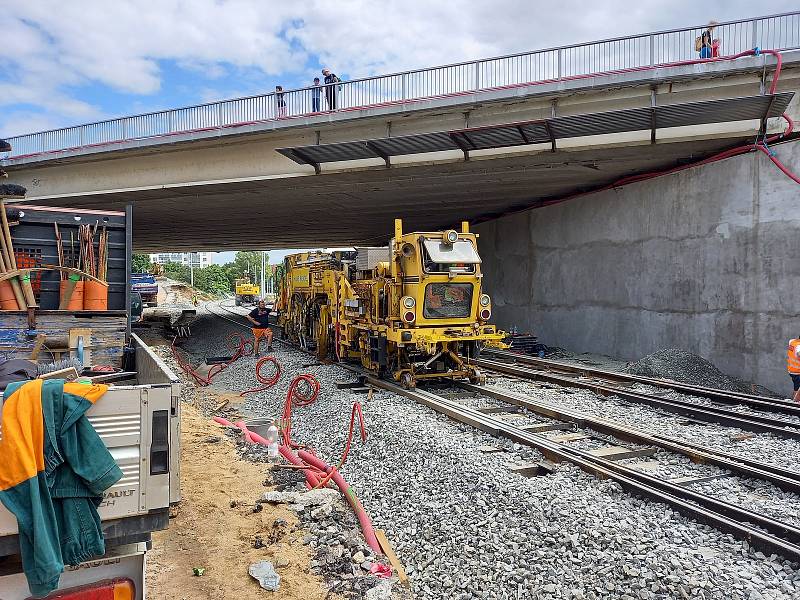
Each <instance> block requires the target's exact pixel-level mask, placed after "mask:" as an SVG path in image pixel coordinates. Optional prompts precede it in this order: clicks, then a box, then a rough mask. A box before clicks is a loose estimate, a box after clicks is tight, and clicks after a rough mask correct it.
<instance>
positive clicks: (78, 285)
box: [59, 280, 83, 310]
mask: <svg viewBox="0 0 800 600" xmlns="http://www.w3.org/2000/svg"><path fill="white" fill-rule="evenodd" d="M66 287H67V281H66V280H62V281H61V284H60V292H59V297H61V298H63V297H64V288H66ZM66 310H83V281H76V282H75V289H74V290H73V291H72V297H71V298H70V299H69V304H67V308H66Z"/></svg>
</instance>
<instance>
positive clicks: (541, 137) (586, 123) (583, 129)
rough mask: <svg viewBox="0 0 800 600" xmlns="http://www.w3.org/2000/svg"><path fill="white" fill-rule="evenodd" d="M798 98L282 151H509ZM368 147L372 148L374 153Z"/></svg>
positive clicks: (759, 110)
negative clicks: (462, 148) (507, 149)
mask: <svg viewBox="0 0 800 600" xmlns="http://www.w3.org/2000/svg"><path fill="white" fill-rule="evenodd" d="M793 96H794V93H793V92H784V93H781V94H775V95H774V96H773V95H769V94H765V95H761V96H748V97H744V98H725V99H722V100H708V101H703V102H688V103H683V104H672V105H666V106H657V107H655V108H654V109H653V108H650V107H643V108H633V109H628V110H615V111H609V112H602V113H589V114H584V115H571V116H567V117H554V118H552V119H543V120H539V121H527V122H523V123H504V124H502V125H497V126H489V127H479V128H472V129H460V130H456V131H439V132H434V133H423V134H420V135H407V136H402V137H396V138H381V139H375V140H365V141H358V142H343V143H340V144H322V145H317V146H298V147H295V148H280V149H278V152H280V153H281V154H283V155H284V156H287V157H289V158H291V159H292V160H294V161H295V162H298V163H312V164H313V163H325V162H333V161H344V160H360V159H365V158H380V157H381V156H380V153H383V154H384V155H385V156H388V157H391V156H398V155H401V154H424V153H427V152H441V151H443V150H455V149H458V147H459V146H458V144H457V143H456V142H458V143H460V144H461V145H463V147H464V148H465V149H467V150H472V149H477V150H483V149H489V148H505V147H509V146H522V145H525V144H540V143H545V142H548V141H550V140H551V134H552V139H556V140H557V139H564V138H574V137H584V136H590V135H607V134H612V133H622V132H626V131H642V130H649V129H651V128H653V127H655V128H657V129H663V128H667V127H681V126H687V125H703V124H708V123H727V122H732V121H750V120H756V119H763V118H765V117H776V116H779V115H780V114H781V113H783V111H784V110H785V109H786V107H787V106H788V104H789V102H790V101H791V100H792V97H793ZM370 146H372V147H371V148H370Z"/></svg>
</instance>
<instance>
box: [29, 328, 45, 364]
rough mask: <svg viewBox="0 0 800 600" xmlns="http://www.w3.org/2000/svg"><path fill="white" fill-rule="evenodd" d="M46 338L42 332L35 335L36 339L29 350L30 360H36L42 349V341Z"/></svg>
mask: <svg viewBox="0 0 800 600" xmlns="http://www.w3.org/2000/svg"><path fill="white" fill-rule="evenodd" d="M46 339H47V336H46V335H45V334H43V333H39V334H37V335H36V341H35V342H34V344H33V350H31V356H30V358H31V360H36V359H37V358H39V353H40V352H41V351H42V346H44V341H45V340H46Z"/></svg>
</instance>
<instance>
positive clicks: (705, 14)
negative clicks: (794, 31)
mask: <svg viewBox="0 0 800 600" xmlns="http://www.w3.org/2000/svg"><path fill="white" fill-rule="evenodd" d="M796 8H797V6H796V5H795V4H794V3H793V2H792V1H790V0H770V1H762V2H759V3H753V2H745V1H743V0H729V1H721V0H717V1H706V2H703V3H699V2H696V1H687V0H675V1H673V2H663V1H662V0H639V1H638V2H630V1H629V0H626V1H622V0H604V1H603V2H596V3H588V2H584V1H580V0H562V1H560V2H558V3H544V2H532V1H530V0H494V1H493V2H483V1H479V0H474V1H458V0H454V1H452V2H446V3H430V2H427V1H426V0H402V1H395V0H383V1H380V0H371V1H369V2H368V1H367V0H338V1H337V2H331V1H326V0H301V1H299V2H298V1H296V2H264V1H263V0H160V1H159V2H158V3H155V2H152V0H114V2H108V1H107V0H70V1H69V2H64V1H63V0H25V1H13V0H0V31H3V42H4V44H3V49H2V53H0V137H7V136H11V135H17V134H22V133H31V132H34V131H41V130H45V129H52V128H57V127H62V126H66V125H76V124H80V123H87V122H93V121H98V120H102V119H105V118H110V117H116V116H122V115H130V114H137V113H142V112H149V111H154V110H160V109H164V108H175V107H179V106H186V105H192V104H198V103H203V102H208V101H212V100H219V99H224V98H234V97H239V96H243V95H251V94H258V93H263V92H267V91H272V90H274V87H275V85H276V84H281V85H283V86H284V88H285V89H292V88H296V87H303V86H307V85H310V84H311V81H312V79H313V77H314V76H316V75H318V74H319V73H320V70H321V68H322V67H323V66H329V67H331V68H332V69H333V71H334V72H336V73H337V74H338V75H339V76H340V77H342V78H344V79H348V78H355V77H363V76H368V75H374V74H382V73H391V72H395V71H400V70H405V69H412V68H420V67H427V66H433V65H437V64H446V63H450V62H458V61H464V60H469V59H474V58H480V57H488V56H496V55H501V54H507V53H512V52H518V51H526V50H534V49H537V48H546V47H552V46H558V45H564V44H569V43H576V42H583V41H589V40H597V39H603V38H608V37H615V36H624V35H630V34H635V33H643V32H648V31H658V30H663V29H671V28H679V27H687V26H692V25H701V24H704V23H707V22H708V21H709V20H710V19H715V20H717V21H725V20H731V19H739V18H747V17H752V16H756V15H765V14H772V13H778V12H785V11H790V10H794V9H796Z"/></svg>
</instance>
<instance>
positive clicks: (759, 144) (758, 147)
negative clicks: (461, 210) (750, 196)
mask: <svg viewBox="0 0 800 600" xmlns="http://www.w3.org/2000/svg"><path fill="white" fill-rule="evenodd" d="M758 53H761V54H771V55H773V56H774V57H775V73H774V75H773V76H772V83H771V84H770V86H769V93H770V94H774V93H775V91H776V90H777V87H778V80H779V79H780V76H781V69H782V68H783V56H782V55H781V53H780V52H778V51H777V50H760V49H753V50H745V51H744V52H740V53H739V54H734V55H731V56H720V57H718V58H712V59H697V60H689V61H681V62H679V63H669V64H666V65H661V66H664V67H669V66H679V65H687V64H700V63H708V62H719V61H725V60H735V59H737V58H742V57H744V56H754V55H757V54H758ZM781 117H783V119H784V120H785V121H786V123H787V125H788V127H787V128H786V130H785V131H783V132H782V133H777V134H774V135H771V136H769V137H768V138H766V139H764V140H758V141H756V142H755V143H752V144H744V145H742V146H737V147H736V148H731V149H730V150H725V151H723V152H720V153H718V154H714V155H713V156H709V157H708V158H704V159H702V160H699V161H697V162H693V163H689V164H685V165H680V166H678V167H673V168H671V169H665V170H663V171H651V172H649V173H639V174H638V175H631V176H628V177H623V178H621V179H617V180H616V181H614V182H612V183H610V184H608V185H605V186H603V187H600V188H596V189H593V190H588V191H585V192H576V193H574V194H569V195H567V196H564V197H562V198H557V199H555V200H549V201H545V202H542V203H541V204H539V205H538V206H537V208H539V207H543V206H552V205H553V204H560V203H561V202H566V201H567V200H572V199H574V198H578V197H580V196H585V195H587V194H594V193H597V192H603V191H606V190H611V189H615V188H618V187H622V186H625V185H628V184H631V183H637V182H640V181H646V180H648V179H653V178H655V177H661V176H662V175H671V174H672V173H677V172H679V171H684V170H686V169H693V168H694V167H700V166H703V165H707V164H709V163H713V162H717V161H720V160H724V159H726V158H732V157H734V156H739V155H741V154H747V153H749V152H756V151H760V152H763V153H764V154H765V155H766V156H767V157H768V158H769V159H770V161H772V163H773V164H774V165H775V166H776V167H778V169H780V171H781V172H782V173H783V174H784V175H786V176H787V177H788V178H789V179H791V180H792V181H794V182H796V183H798V184H800V177H798V176H797V175H796V174H795V173H792V171H790V170H789V168H788V167H787V166H786V165H784V164H783V163H782V162H781V161H780V160H779V159H778V158H777V157H776V156H775V154H774V153H773V152H772V151H771V150H770V149H769V148H768V147H767V145H768V144H771V143H773V142H775V141H777V140H779V139H781V138H783V137H786V136H788V135H789V134H791V133H792V132H793V131H794V121H792V118H791V117H790V116H789V115H787V114H786V113H783V114H782V115H781ZM523 210H528V208H523V209H519V210H514V211H511V212H508V213H505V214H504V215H503V216H506V215H510V214H515V213H517V212H521V211H523Z"/></svg>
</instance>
